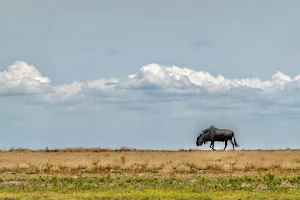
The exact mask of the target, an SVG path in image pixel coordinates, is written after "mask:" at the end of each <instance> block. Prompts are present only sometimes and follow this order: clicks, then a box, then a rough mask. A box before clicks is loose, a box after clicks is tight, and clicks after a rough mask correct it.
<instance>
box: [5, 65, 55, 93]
mask: <svg viewBox="0 0 300 200" xmlns="http://www.w3.org/2000/svg"><path fill="white" fill-rule="evenodd" d="M50 91H51V85H50V80H49V78H47V77H44V76H42V75H41V73H40V72H39V71H38V70H37V69H36V68H35V67H34V66H32V65H28V64H27V63H25V62H21V61H17V62H15V63H14V64H13V65H11V66H9V67H8V68H7V70H4V71H2V72H0V94H2V95H5V94H43V93H47V92H50Z"/></svg>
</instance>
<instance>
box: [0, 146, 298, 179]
mask: <svg viewBox="0 0 300 200" xmlns="http://www.w3.org/2000/svg"><path fill="white" fill-rule="evenodd" d="M0 172H1V173H5V174H7V173H10V174H15V173H17V174H22V173H23V174H27V175H28V174H41V173H46V174H47V173H51V174H53V173H55V174H82V175H85V176H88V175H91V174H92V175H93V176H95V174H103V173H105V174H112V175H119V176H120V175H122V176H143V175H145V176H149V174H151V175H152V176H166V175H173V176H174V175H176V176H193V175H203V176H218V175H220V176H221V175H222V176H224V175H226V174H227V175H230V176H232V175H246V174H251V175H253V174H257V175H260V174H265V173H270V172H272V173H273V174H276V175H284V176H288V175H295V174H298V173H299V172H300V150H275V151H263V150H253V151H245V150H243V151H231V150H229V151H196V150H190V151H147V150H144V151H142V150H136V149H130V148H126V147H124V148H121V149H118V150H110V149H100V148H90V149H83V148H69V149H57V150H49V149H46V150H38V151H31V150H28V149H10V150H8V151H0Z"/></svg>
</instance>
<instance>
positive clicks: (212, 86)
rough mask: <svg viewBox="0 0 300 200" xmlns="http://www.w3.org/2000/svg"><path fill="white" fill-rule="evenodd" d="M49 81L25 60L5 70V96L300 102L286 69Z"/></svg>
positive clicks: (201, 105) (271, 106) (159, 71)
mask: <svg viewBox="0 0 300 200" xmlns="http://www.w3.org/2000/svg"><path fill="white" fill-rule="evenodd" d="M50 83H51V82H50V80H49V79H48V78H47V77H44V76H42V75H41V73H40V72H39V71H38V70H37V69H36V68H35V67H34V66H29V65H28V64H26V63H25V62H16V63H14V64H13V65H11V66H9V67H8V69H7V70H5V71H2V72H0V94H19V93H22V94H37V95H38V97H40V98H42V99H43V100H44V101H46V102H50V103H58V102H73V103H74V102H75V103H76V102H77V103H78V102H89V103H91V102H93V103H95V102H98V103H118V104H122V103H123V104H124V105H123V106H121V107H123V108H130V109H133V108H134V107H135V105H136V106H138V107H139V108H137V109H141V107H142V106H143V105H144V106H146V104H148V105H149V103H160V102H183V103H182V104H181V105H182V106H181V107H185V108H186V109H190V110H191V109H193V107H192V106H193V105H195V107H196V108H197V109H210V108H211V109H240V110H247V112H261V113H263V112H265V113H272V111H274V110H275V111H276V110H277V111H278V112H279V110H280V111H282V109H283V108H285V107H286V108H287V107H297V106H300V105H299V99H300V98H299V95H298V90H299V89H300V75H298V76H296V77H295V78H291V77H289V76H288V75H286V74H283V73H282V72H276V73H275V74H274V75H273V76H272V77H271V79H270V80H264V81H263V80H260V79H259V78H257V77H254V78H242V79H228V78H225V77H224V76H222V75H217V76H213V75H211V74H210V73H208V72H204V71H195V70H192V69H189V68H180V67H177V66H161V65H158V64H150V65H147V66H144V67H142V68H141V69H140V70H139V72H138V73H135V74H131V75H128V77H127V78H125V79H117V78H108V79H105V78H100V79H96V80H88V81H85V82H77V81H74V82H73V83H71V84H63V85H58V86H51V84H50ZM137 102H138V103H137ZM195 102H196V103H195ZM176 105H177V104H176ZM183 105H184V106H183ZM276 106H277V108H275V107H276ZM254 108H255V109H254ZM279 108H280V109H279Z"/></svg>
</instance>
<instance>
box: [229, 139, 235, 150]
mask: <svg viewBox="0 0 300 200" xmlns="http://www.w3.org/2000/svg"><path fill="white" fill-rule="evenodd" d="M229 141H230V143H231V144H232V147H233V150H234V144H233V141H232V139H231V138H230V139H229Z"/></svg>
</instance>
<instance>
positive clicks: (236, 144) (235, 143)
mask: <svg viewBox="0 0 300 200" xmlns="http://www.w3.org/2000/svg"><path fill="white" fill-rule="evenodd" d="M232 136H233V142H234V145H235V146H236V147H239V145H238V143H237V142H236V140H235V136H234V132H232Z"/></svg>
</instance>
